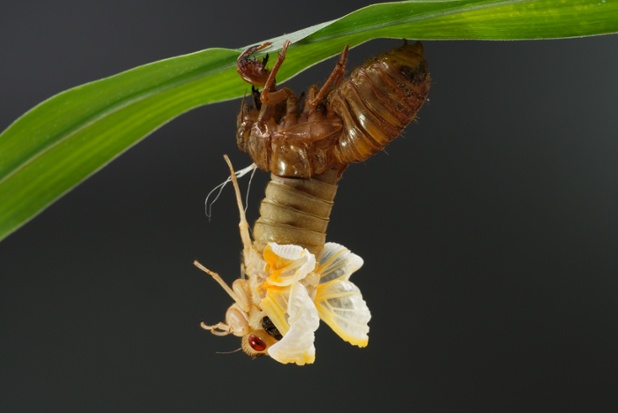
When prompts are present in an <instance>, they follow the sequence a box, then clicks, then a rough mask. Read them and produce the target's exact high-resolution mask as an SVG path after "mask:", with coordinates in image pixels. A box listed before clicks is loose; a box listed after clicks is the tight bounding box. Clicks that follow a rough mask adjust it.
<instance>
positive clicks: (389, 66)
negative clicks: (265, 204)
mask: <svg viewBox="0 0 618 413" xmlns="http://www.w3.org/2000/svg"><path fill="white" fill-rule="evenodd" d="M269 45H270V43H264V44H262V45H260V46H253V47H250V48H249V49H247V50H246V51H245V52H244V53H242V54H241V55H240V56H239V58H238V61H237V67H238V72H239V74H240V76H241V77H242V78H243V80H245V81H246V82H248V83H250V84H251V85H252V97H253V105H251V104H247V103H246V102H245V101H243V105H242V107H241V111H240V114H239V115H238V122H237V123H238V132H237V135H236V141H237V143H238V146H239V148H240V149H241V150H242V151H244V152H247V153H248V154H249V155H250V156H251V158H252V159H253V161H254V162H255V163H256V165H257V166H258V167H259V168H260V169H263V170H266V171H270V172H272V173H273V174H275V175H277V176H285V177H294V178H309V177H312V176H315V175H320V174H322V173H324V172H326V171H328V170H329V169H332V168H335V169H338V170H343V169H345V167H346V166H347V165H348V164H350V163H352V162H362V161H364V160H366V159H368V158H369V157H371V156H372V155H374V154H376V153H377V152H379V151H381V150H382V149H383V148H384V147H385V146H386V145H387V144H388V143H389V142H391V141H392V140H393V139H395V138H396V137H397V136H399V134H400V133H401V131H402V130H403V129H404V128H405V127H406V126H407V125H408V124H409V123H410V122H411V121H412V120H413V119H414V117H415V116H416V112H417V111H418V110H419V109H420V107H421V106H422V104H423V103H424V102H425V100H426V97H427V93H428V92H429V85H430V82H431V79H430V76H429V73H428V71H427V62H426V61H425V58H424V57H423V48H422V46H421V44H420V43H418V42H417V43H415V44H413V45H408V44H407V42H404V44H403V45H402V46H400V47H398V48H396V49H394V50H391V51H389V52H387V53H384V54H382V55H380V56H378V57H375V58H372V59H370V60H368V61H367V62H365V63H364V64H363V65H362V66H360V67H358V68H356V69H355V70H354V71H353V72H352V74H351V75H350V76H349V77H348V78H344V74H345V63H346V59H347V55H348V47H347V46H346V47H345V48H344V49H343V51H342V53H341V56H340V58H339V61H338V62H337V64H336V65H335V68H334V69H333V72H332V73H331V75H330V76H329V77H328V79H327V80H326V82H324V85H322V87H321V88H318V86H317V85H312V86H311V87H310V88H309V89H308V91H307V93H306V94H305V95H304V96H303V95H301V97H300V98H298V97H297V96H296V95H295V93H294V92H293V91H291V90H290V89H288V88H281V89H277V87H276V82H275V77H276V74H277V72H278V70H279V68H280V67H281V65H282V64H283V62H284V60H285V55H286V51H287V49H288V47H289V45H290V43H289V42H285V43H284V45H283V48H282V50H281V52H280V53H279V54H278V58H277V60H276V62H275V64H274V65H273V68H272V69H271V70H268V69H266V63H267V61H268V58H267V57H265V58H264V59H263V60H256V59H253V58H251V55H252V54H254V53H256V52H257V51H259V50H262V49H264V48H266V47H268V46H269ZM256 86H263V89H262V91H261V92H260V91H258V90H257V89H256Z"/></svg>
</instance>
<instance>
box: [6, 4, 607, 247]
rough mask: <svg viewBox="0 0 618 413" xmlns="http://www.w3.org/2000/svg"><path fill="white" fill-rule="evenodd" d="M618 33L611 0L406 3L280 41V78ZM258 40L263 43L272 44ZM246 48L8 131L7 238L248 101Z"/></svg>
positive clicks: (160, 73) (114, 80) (73, 93)
mask: <svg viewBox="0 0 618 413" xmlns="http://www.w3.org/2000/svg"><path fill="white" fill-rule="evenodd" d="M616 32H618V2H617V1H612V0H595V1H589V0H579V1H578V0H562V1H559V0H538V1H496V0H493V1H491V0H490V1H479V0H461V1H405V2H395V3H382V4H376V5H373V6H369V7H366V8H363V9H360V10H358V11H356V12H354V13H351V14H349V15H347V16H344V17H342V18H341V19H338V20H334V21H331V22H327V23H323V24H320V25H316V26H312V27H309V28H307V29H303V30H300V31H298V32H295V33H292V34H289V35H285V36H282V37H279V38H275V39H271V40H270V41H272V42H273V45H272V47H271V48H270V50H268V52H271V53H272V52H273V51H276V50H278V49H280V47H281V45H282V43H283V41H284V40H288V39H289V40H291V41H292V43H293V44H292V46H291V47H290V49H289V50H288V57H287V60H286V62H285V64H284V65H283V67H282V70H281V71H280V73H279V80H280V81H281V80H284V79H287V78H289V77H291V76H293V75H294V74H297V73H298V72H299V71H301V70H303V69H306V68H307V67H309V66H311V65H313V64H316V63H318V62H320V61H322V60H324V59H326V58H328V57H330V56H333V55H335V54H337V53H339V52H340V51H341V49H342V48H343V46H344V45H345V44H349V45H350V46H352V47H353V46H356V45H358V44H360V43H363V42H366V41H368V40H371V39H375V38H409V39H421V40H431V39H451V40H461V39H477V40H490V39H491V40H517V39H553V38H568V37H579V36H588V35H600V34H609V33H616ZM263 42H264V41H261V42H256V44H260V43H263ZM243 49H244V48H240V49H236V50H231V49H207V50H203V51H200V52H197V53H193V54H189V55H184V56H178V57H174V58H171V59H166V60H162V61H159V62H155V63H151V64H148V65H144V66H140V67H137V68H135V69H132V70H129V71H126V72H123V73H120V74H118V75H115V76H112V77H109V78H106V79H102V80H99V81H96V82H92V83H88V84H85V85H82V86H78V87H75V88H73V89H70V90H68V91H65V92H63V93H60V94H58V95H56V96H54V97H52V98H50V99H49V100H47V101H45V102H43V103H41V104H40V105H38V106H36V107H35V108H33V109H32V110H30V111H29V112H27V113H26V114H25V115H23V116H22V117H21V118H19V119H18V120H17V121H15V122H14V123H13V124H12V125H10V126H9V128H7V129H6V130H5V131H4V132H3V133H2V134H0V239H2V238H4V237H6V236H7V235H8V234H10V233H11V232H12V231H14V230H16V229H17V228H19V227H20V226H21V225H23V224H24V223H26V222H27V221H28V220H30V219H32V218H33V217H34V216H36V215H37V214H38V213H40V212H41V211H42V210H43V209H44V208H45V207H47V206H48V205H50V204H51V203H52V202H53V201H54V200H56V199H58V198H59V197H60V196H62V194H64V193H66V192H67V191H69V190H70V189H71V188H73V187H74V186H75V185H77V184H79V183H80V182H81V181H83V180H84V179H86V178H87V177H88V176H90V175H91V174H93V173H95V172H96V171H97V170H99V169H101V168H102V167H104V166H105V165H106V164H107V163H109V162H110V161H112V160H113V159H114V158H115V157H117V156H118V155H120V154H121V153H122V152H123V151H125V150H127V149H128V148H130V147H131V146H132V145H134V144H135V143H137V142H139V141H140V140H141V139H142V138H144V137H146V136H147V135H148V134H150V133H152V132H153V131H154V130H156V129H157V128H159V127H160V126H162V125H163V124H165V123H166V122H168V121H170V120H172V119H173V118H174V117H176V116H179V115H181V114H182V113H184V112H186V111H188V110H191V109H193V108H196V107H199V106H203V105H207V104H209V103H214V102H220V101H223V100H229V99H234V98H238V97H240V96H242V95H243V94H244V93H245V91H246V89H247V85H246V84H244V83H243V82H242V81H241V80H240V78H239V77H238V76H237V74H236V73H235V61H236V58H237V56H238V54H239V52H241V51H242V50H243Z"/></svg>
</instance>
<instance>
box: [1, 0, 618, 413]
mask: <svg viewBox="0 0 618 413" xmlns="http://www.w3.org/2000/svg"><path fill="white" fill-rule="evenodd" d="M367 3H369V2H361V1H357V2H354V3H353V2H334V1H311V2H295V3H293V4H292V3H291V2H286V1H273V2H266V1H262V2H255V1H245V0H242V1H240V0H237V1H234V2H229V1H228V2H217V5H214V4H215V2H208V1H204V0H201V1H174V2H172V1H137V0H135V1H127V0H123V1H110V0H106V1H68V0H65V1H56V2H42V1H36V2H32V1H22V2H19V3H17V2H13V4H12V5H10V6H9V5H8V3H7V4H5V3H3V4H2V5H1V6H0V96H1V98H0V130H2V129H4V128H6V127H7V126H8V125H9V124H10V122H11V121H13V120H14V119H16V118H17V117H18V116H19V115H21V114H22V113H23V112H25V111H26V110H28V109H29V108H31V107H32V106H34V105H35V104H37V103H38V102H40V101H42V100H44V99H46V98H48V97H50V96H52V95H53V94H55V93H58V92H60V91H62V90H64V89H66V88H69V87H72V86H76V85H79V84H81V83H84V82H88V81H91V80H95V79H99V78H101V77H105V76H108V75H112V74H115V73H117V72H119V71H122V70H126V69H129V68H132V67H134V66H137V65H141V64H144V63H148V62H151V61H155V60H158V59H162V58H166V57H170V56H175V55H179V54H183V53H189V52H193V51H197V50H201V49H204V48H208V47H216V46H223V47H241V46H244V45H248V44H254V43H257V42H259V41H261V40H265V39H268V38H270V37H274V36H278V35H281V34H284V33H289V32H292V31H295V30H298V29H301V28H304V27H307V26H309V25H312V24H316V23H320V22H323V21H327V20H330V19H333V18H337V17H339V16H342V15H343V14H345V13H347V12H349V11H352V10H354V9H356V8H358V7H360V6H362V5H364V4H367ZM398 44H399V42H398V41H395V40H391V41H375V42H371V43H369V44H367V45H365V46H362V47H359V48H357V49H354V50H353V51H352V53H351V63H350V67H352V66H353V65H355V64H359V63H360V62H362V61H363V60H364V59H365V58H367V57H368V56H370V55H372V54H375V53H379V52H381V51H384V50H387V49H389V48H392V47H395V46H397V45H398ZM425 51H426V55H427V58H428V60H429V62H430V65H431V73H432V76H433V79H434V84H433V88H432V91H431V93H430V102H429V103H428V104H426V105H425V107H424V108H423V109H422V110H421V112H420V119H419V121H418V122H417V123H416V124H414V125H412V126H411V127H410V128H408V130H407V131H406V133H405V137H404V138H400V139H398V140H396V141H395V142H394V143H393V144H392V145H390V146H389V147H388V153H381V154H379V155H378V156H376V157H375V158H373V159H371V160H370V161H368V162H366V163H364V164H362V165H357V166H353V167H351V168H349V170H348V171H347V172H346V174H345V176H344V179H343V180H342V182H341V186H340V191H339V194H338V197H337V203H336V207H335V210H334V213H333V216H332V223H331V226H330V228H329V239H330V240H332V241H337V242H340V243H342V244H344V245H346V246H348V247H349V248H351V249H352V250H353V251H355V252H356V253H358V254H359V255H361V256H362V257H363V258H364V259H365V266H364V267H363V268H362V270H361V271H359V272H358V273H357V274H356V275H355V276H354V279H355V281H356V283H357V284H358V285H359V286H360V287H361V289H362V291H363V293H364V296H365V298H366V300H367V302H368V304H369V306H370V308H371V310H372V313H373V319H372V320H371V332H370V337H371V339H370V344H369V346H368V347H367V348H366V349H363V350H360V349H357V348H353V347H351V346H349V345H348V344H346V343H343V342H342V341H341V340H339V339H338V337H336V336H335V335H334V334H333V333H332V332H331V331H330V330H329V329H328V328H327V327H325V326H322V328H321V329H319V330H318V333H317V340H316V347H317V361H316V363H315V365H312V366H307V367H302V368H301V367H296V366H284V365H279V364H277V363H276V362H274V361H273V360H269V359H266V358H264V359H259V360H255V361H251V360H250V359H249V358H247V357H245V356H244V355H243V354H241V353H237V354H232V355H219V354H216V353H215V352H217V351H228V350H233V349H235V348H237V346H238V341H237V339H235V338H218V337H214V336H212V335H210V334H208V333H206V332H204V331H202V330H201V329H200V328H199V322H200V321H202V320H205V321H207V322H216V321H220V320H222V319H223V317H224V312H225V310H226V308H227V306H228V305H229V304H230V300H229V298H228V297H227V296H226V295H225V293H224V292H223V291H222V290H221V289H220V288H219V287H218V286H217V285H216V284H215V283H214V282H213V281H212V280H210V279H209V278H208V277H206V276H205V275H203V274H202V273H201V272H200V271H198V270H197V269H195V268H194V267H193V266H192V264H191V263H192V261H193V260H194V259H196V258H198V259H200V260H201V261H202V262H203V263H205V264H207V265H208V266H209V267H211V268H212V269H214V270H216V271H219V272H220V273H221V274H224V276H225V277H226V278H227V279H228V280H230V281H231V280H232V279H233V278H234V277H236V276H237V274H238V265H239V262H238V260H239V250H240V241H239V238H238V234H237V229H236V228H237V220H238V217H237V212H236V209H235V206H234V204H233V197H232V192H231V191H230V190H227V191H226V192H225V193H224V195H223V196H222V198H221V200H220V201H219V202H218V203H217V204H215V206H214V218H213V219H212V221H211V222H208V220H207V218H206V217H205V216H204V212H203V201H204V197H205V195H206V194H207V193H208V191H209V190H210V189H211V188H212V187H214V186H215V185H217V184H218V183H219V182H221V181H222V180H223V179H224V178H225V176H226V166H225V164H224V162H223V159H222V155H223V154H224V153H228V154H230V155H231V156H232V159H233V161H234V163H235V165H236V166H237V167H239V168H240V167H242V166H244V165H246V164H248V158H247V157H246V156H245V155H244V154H241V153H239V151H238V150H237V149H236V147H235V142H234V133H235V130H234V128H235V117H236V114H237V111H238V108H239V101H231V102H226V103H220V104H216V105H211V106H208V107H204V108H200V109H197V110H194V111H192V112H190V113H188V114H186V115H183V116H181V117H180V118H179V119H176V120H174V121H173V122H171V123H170V124H168V125H166V126H164V127H163V128H162V129H160V130H158V131H157V132H156V133H154V134H153V135H152V136H150V137H149V138H148V139H146V140H145V141H144V142H142V143H140V144H139V145H138V146H137V147H135V148H133V149H131V150H130V151H129V152H127V153H126V154H124V155H123V156H121V157H120V158H119V159H117V160H116V161H114V162H113V163H112V164H111V165H109V166H108V167H107V168H105V169H104V170H102V171H101V172H99V173H98V174H96V175H95V176H94V177H92V178H91V179H89V180H87V181H86V182H85V183H83V184H82V185H80V186H79V187H78V188H77V189H75V190H74V191H72V192H71V193H70V194H68V195H67V196H65V197H64V198H62V199H61V200H60V201H58V202H57V203H55V204H54V205H53V206H51V207H50V208H49V209H47V210H46V211H45V212H44V213H42V214H41V215H40V216H39V217H37V218H36V219H35V220H34V221H32V222H30V223H29V224H27V225H26V226H25V227H23V228H22V229H20V230H19V231H17V232H16V233H15V234H13V235H11V236H10V237H9V238H7V239H6V240H4V241H2V243H0V274H1V277H0V282H1V289H0V309H1V310H0V311H1V312H0V317H1V318H0V346H1V351H0V375H1V377H0V378H1V383H0V411H2V412H33V411H37V412H60V411H62V412H68V411H79V412H99V411H100V412H111V411H114V412H129V411H131V412H136V411H140V412H141V411H147V412H171V411H175V412H193V411H215V409H217V411H233V412H236V411H238V412H247V411H298V412H305V411H307V412H309V411H335V410H336V409H337V410H340V411H403V410H405V411H414V412H416V411H419V412H455V411H457V412H507V411H513V412H515V411H517V412H519V411H527V412H532V411H544V412H546V411H558V410H560V411H581V412H584V411H585V412H589V411H595V412H599V411H615V409H616V407H618V403H617V402H618V400H617V398H618V396H617V395H616V392H615V390H616V388H615V383H616V382H617V380H618V377H617V376H618V374H617V368H618V363H617V361H618V355H617V352H616V351H617V349H618V334H617V333H618V277H617V274H618V262H617V257H616V251H617V250H618V218H617V216H616V211H617V210H618V185H617V178H618V163H617V162H616V158H617V157H618V116H617V115H618V113H617V111H616V108H617V105H616V100H617V95H618V79H617V76H616V73H618V54H617V51H618V37H598V38H589V39H575V40H566V41H540V42H425ZM331 68H332V61H331V62H327V63H324V64H321V65H319V66H318V67H315V68H313V69H311V70H310V71H308V72H305V73H304V74H303V75H301V76H299V77H297V78H296V79H294V80H293V81H292V82H291V86H292V87H293V88H295V89H296V90H301V89H303V88H305V87H306V86H308V84H309V83H311V82H319V81H322V80H323V79H324V78H325V77H326V76H327V74H328V72H329V71H330V69H331ZM264 184H265V175H264V174H260V177H259V179H256V181H255V182H254V185H253V188H252V192H251V194H252V197H251V202H250V215H251V217H252V218H251V219H252V220H253V219H255V217H256V209H257V204H258V202H259V199H260V197H261V195H262V188H263V186H264Z"/></svg>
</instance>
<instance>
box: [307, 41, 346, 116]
mask: <svg viewBox="0 0 618 413" xmlns="http://www.w3.org/2000/svg"><path fill="white" fill-rule="evenodd" d="M349 48H350V47H349V46H348V45H345V47H344V48H343V51H342V52H341V56H340V57H339V61H338V62H337V64H336V65H335V68H334V69H333V71H332V73H331V74H330V76H329V77H328V79H326V82H324V85H322V88H321V89H320V90H319V92H318V93H317V94H316V95H315V96H314V97H313V98H312V99H310V100H308V101H307V103H306V107H307V108H308V109H309V110H313V109H315V107H316V106H317V105H318V103H320V101H321V100H322V99H324V98H325V97H326V95H328V94H329V93H330V91H331V90H332V89H336V88H338V87H339V85H340V84H341V81H342V80H343V75H344V74H345V63H346V60H347V59H348V50H349Z"/></svg>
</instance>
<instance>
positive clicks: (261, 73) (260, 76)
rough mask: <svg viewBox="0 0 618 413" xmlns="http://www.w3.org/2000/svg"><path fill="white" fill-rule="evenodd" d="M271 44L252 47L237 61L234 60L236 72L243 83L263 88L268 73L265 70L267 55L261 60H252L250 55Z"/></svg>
mask: <svg viewBox="0 0 618 413" xmlns="http://www.w3.org/2000/svg"><path fill="white" fill-rule="evenodd" d="M271 44H272V43H270V42H266V43H264V44H261V45H259V46H252V47H250V48H248V49H247V50H245V51H244V52H242V53H241V54H240V56H238V59H236V71H237V72H238V74H239V75H240V77H241V78H242V79H243V80H244V81H245V82H247V83H249V84H251V85H253V86H264V83H266V81H267V80H268V73H269V72H268V70H266V63H267V62H268V55H266V56H264V58H263V59H262V60H257V59H252V58H251V55H252V54H254V53H257V52H259V51H260V50H262V49H265V48H267V47H268V46H270V45H271Z"/></svg>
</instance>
